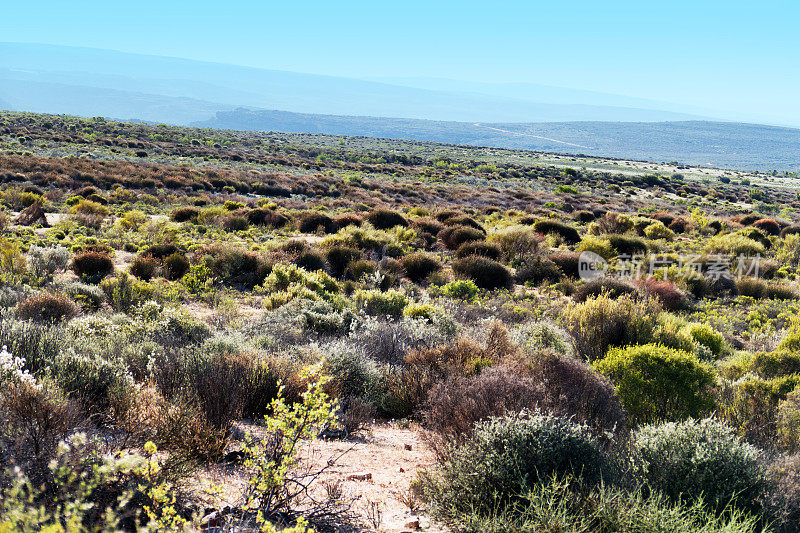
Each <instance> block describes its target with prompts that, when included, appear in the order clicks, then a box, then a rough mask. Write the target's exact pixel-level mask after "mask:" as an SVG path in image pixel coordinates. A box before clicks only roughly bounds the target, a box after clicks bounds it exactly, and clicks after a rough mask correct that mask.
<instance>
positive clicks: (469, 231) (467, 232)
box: [439, 226, 486, 250]
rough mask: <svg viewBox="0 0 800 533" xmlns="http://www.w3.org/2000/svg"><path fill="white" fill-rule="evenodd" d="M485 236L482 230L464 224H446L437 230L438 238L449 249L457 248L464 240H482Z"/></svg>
mask: <svg viewBox="0 0 800 533" xmlns="http://www.w3.org/2000/svg"><path fill="white" fill-rule="evenodd" d="M485 237H486V235H485V234H484V233H483V232H482V231H480V230H477V229H475V228H470V227H466V226H448V227H447V228H445V229H443V230H442V231H440V232H439V239H441V241H442V243H443V244H444V245H445V246H446V247H447V248H448V249H449V250H457V249H458V247H459V246H461V245H462V244H464V243H466V242H473V241H482V240H483V239H484V238H485Z"/></svg>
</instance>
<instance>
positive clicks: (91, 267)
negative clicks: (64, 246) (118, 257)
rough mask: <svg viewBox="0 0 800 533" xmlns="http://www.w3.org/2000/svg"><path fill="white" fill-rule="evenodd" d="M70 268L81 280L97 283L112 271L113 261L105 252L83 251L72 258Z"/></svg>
mask: <svg viewBox="0 0 800 533" xmlns="http://www.w3.org/2000/svg"><path fill="white" fill-rule="evenodd" d="M72 270H73V272H75V274H77V275H78V277H80V278H81V279H82V280H84V281H86V282H89V283H97V282H98V281H100V280H101V279H103V278H104V277H106V276H108V275H109V274H111V273H112V272H114V262H113V261H112V260H111V258H110V257H109V256H108V255H107V254H103V253H100V252H84V253H82V254H78V255H76V256H75V257H73V258H72Z"/></svg>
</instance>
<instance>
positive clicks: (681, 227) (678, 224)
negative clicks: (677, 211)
mask: <svg viewBox="0 0 800 533" xmlns="http://www.w3.org/2000/svg"><path fill="white" fill-rule="evenodd" d="M667 227H668V228H669V229H671V230H672V231H674V232H675V233H683V232H685V231H686V228H688V227H689V222H688V221H687V220H686V219H685V218H676V219H675V220H673V221H672V222H670V224H669V226H667Z"/></svg>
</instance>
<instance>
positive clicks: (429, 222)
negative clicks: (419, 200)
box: [412, 218, 444, 236]
mask: <svg viewBox="0 0 800 533" xmlns="http://www.w3.org/2000/svg"><path fill="white" fill-rule="evenodd" d="M412 225H413V226H414V228H415V229H416V230H417V231H418V232H419V233H429V234H430V235H434V236H435V235H438V234H439V232H440V231H442V229H443V228H444V224H442V223H441V222H439V221H437V220H434V219H432V218H418V219H416V220H415V221H414V222H413V224H412Z"/></svg>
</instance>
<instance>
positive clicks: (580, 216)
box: [572, 210, 596, 224]
mask: <svg viewBox="0 0 800 533" xmlns="http://www.w3.org/2000/svg"><path fill="white" fill-rule="evenodd" d="M572 218H574V219H575V220H576V221H578V222H580V223H582V224H587V223H589V222H591V221H593V220H594V219H595V218H596V217H595V215H594V213H592V212H591V211H583V210H581V211H575V212H574V213H573V214H572Z"/></svg>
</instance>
